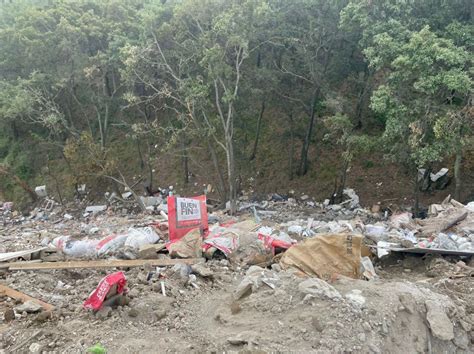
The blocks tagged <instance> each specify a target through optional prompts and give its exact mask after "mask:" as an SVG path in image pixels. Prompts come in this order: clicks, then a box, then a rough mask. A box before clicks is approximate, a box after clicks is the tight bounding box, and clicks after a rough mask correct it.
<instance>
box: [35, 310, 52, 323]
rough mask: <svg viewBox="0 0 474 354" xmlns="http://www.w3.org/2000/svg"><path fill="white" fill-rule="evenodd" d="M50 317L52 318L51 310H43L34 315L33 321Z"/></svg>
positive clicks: (44, 320) (46, 319)
mask: <svg viewBox="0 0 474 354" xmlns="http://www.w3.org/2000/svg"><path fill="white" fill-rule="evenodd" d="M51 318H53V313H52V312H51V311H43V312H40V313H39V314H38V315H37V316H36V318H35V322H38V323H43V322H46V321H48V320H50V319H51Z"/></svg>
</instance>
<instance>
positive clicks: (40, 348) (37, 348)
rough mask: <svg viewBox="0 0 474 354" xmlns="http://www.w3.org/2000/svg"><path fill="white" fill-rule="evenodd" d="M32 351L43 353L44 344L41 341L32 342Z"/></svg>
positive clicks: (30, 348)
mask: <svg viewBox="0 0 474 354" xmlns="http://www.w3.org/2000/svg"><path fill="white" fill-rule="evenodd" d="M28 350H29V352H30V353H37V354H39V353H41V352H42V351H43V346H42V345H41V344H39V343H32V344H31V345H30V347H29V348H28Z"/></svg>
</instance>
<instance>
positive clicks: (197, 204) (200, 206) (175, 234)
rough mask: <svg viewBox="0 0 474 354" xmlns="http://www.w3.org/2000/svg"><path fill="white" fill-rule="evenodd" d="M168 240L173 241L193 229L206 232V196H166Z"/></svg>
mask: <svg viewBox="0 0 474 354" xmlns="http://www.w3.org/2000/svg"><path fill="white" fill-rule="evenodd" d="M168 222H169V237H170V242H175V241H176V240H179V239H180V238H181V237H183V236H184V235H186V234H187V233H188V232H189V231H191V230H193V229H201V230H203V233H204V234H207V232H208V221H207V207H206V196H205V195H201V196H199V197H193V198H180V197H173V196H170V197H168Z"/></svg>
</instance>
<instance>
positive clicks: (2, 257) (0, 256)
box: [0, 247, 47, 262]
mask: <svg viewBox="0 0 474 354" xmlns="http://www.w3.org/2000/svg"><path fill="white" fill-rule="evenodd" d="M46 248H47V247H41V248H36V249H33V250H23V251H16V252H7V253H0V262H5V261H9V260H11V259H15V258H20V257H23V256H27V255H30V254H32V253H35V252H40V251H42V250H45V249H46Z"/></svg>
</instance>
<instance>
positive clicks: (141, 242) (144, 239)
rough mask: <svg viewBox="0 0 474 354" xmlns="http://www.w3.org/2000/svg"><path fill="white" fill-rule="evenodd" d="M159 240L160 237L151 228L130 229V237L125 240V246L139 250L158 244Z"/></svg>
mask: <svg viewBox="0 0 474 354" xmlns="http://www.w3.org/2000/svg"><path fill="white" fill-rule="evenodd" d="M159 239H160V236H158V234H157V233H156V231H155V230H154V229H153V228H152V227H151V226H147V227H141V228H133V227H131V228H130V229H128V237H127V239H126V240H125V246H126V247H132V248H135V249H139V248H140V247H142V246H145V245H151V244H154V243H157V242H158V240H159Z"/></svg>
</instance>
